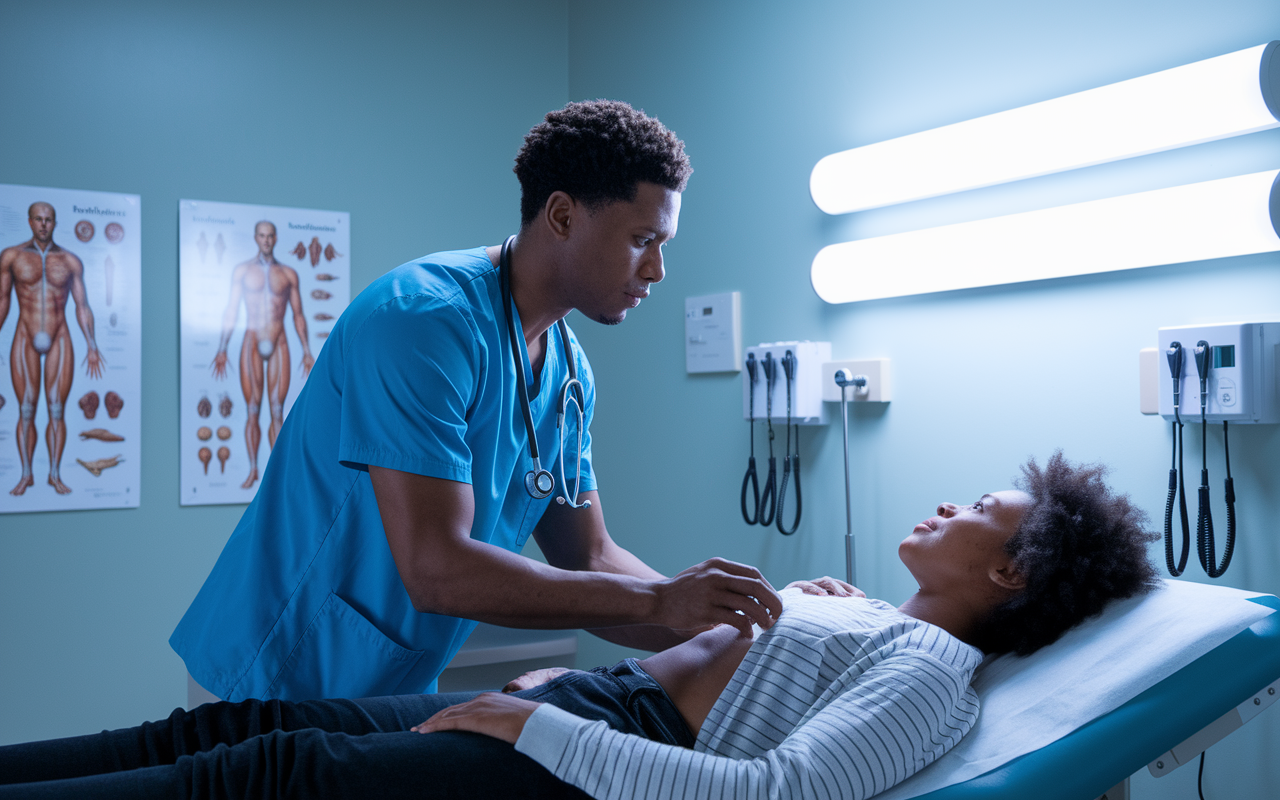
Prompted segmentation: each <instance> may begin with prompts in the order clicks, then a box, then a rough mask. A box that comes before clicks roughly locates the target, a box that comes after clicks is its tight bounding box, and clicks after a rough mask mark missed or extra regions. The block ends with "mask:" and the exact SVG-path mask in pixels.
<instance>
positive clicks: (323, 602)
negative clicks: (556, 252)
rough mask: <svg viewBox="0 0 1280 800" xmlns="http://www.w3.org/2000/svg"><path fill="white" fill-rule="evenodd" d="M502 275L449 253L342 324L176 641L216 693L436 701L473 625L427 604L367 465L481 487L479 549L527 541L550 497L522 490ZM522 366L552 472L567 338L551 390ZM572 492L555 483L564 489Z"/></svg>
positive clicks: (383, 286)
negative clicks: (393, 540) (385, 523)
mask: <svg viewBox="0 0 1280 800" xmlns="http://www.w3.org/2000/svg"><path fill="white" fill-rule="evenodd" d="M498 277H499V273H498V269H497V268H496V267H494V266H493V264H492V263H491V262H490V261H489V258H488V256H487V255H486V254H485V250H484V248H476V249H474V250H465V251H458V252H446V253H436V254H434V255H430V256H426V257H425V258H423V259H421V260H419V261H414V262H410V263H408V264H404V265H402V266H400V267H397V268H396V269H394V270H392V271H391V272H389V273H387V274H386V275H384V276H382V277H381V278H379V279H378V280H377V281H375V282H374V283H373V284H372V285H370V286H369V287H368V288H367V289H365V290H364V291H363V292H361V293H360V295H359V296H358V297H357V298H356V299H355V301H353V302H352V303H351V305H350V306H349V307H348V308H347V310H346V312H344V313H343V314H342V316H341V318H340V319H339V320H338V322H337V323H336V324H335V325H334V328H333V330H332V332H331V333H330V335H329V339H328V341H327V343H326V344H325V346H324V348H323V349H322V350H321V351H320V357H319V358H318V359H317V360H316V364H315V367H314V369H313V370H312V373H311V376H310V378H309V379H308V380H307V383H306V385H305V386H304V387H303V389H302V391H301V392H300V393H299V395H298V399H297V402H296V403H295V404H294V406H293V408H292V410H291V411H290V412H289V416H288V418H287V419H286V420H285V422H284V426H283V428H282V429H281V431H280V435H279V436H278V437H277V440H276V444H275V448H274V449H273V450H272V452H271V458H270V461H269V462H268V466H267V469H266V471H265V473H264V474H263V478H262V484H261V486H260V487H259V489H258V494H257V497H256V498H255V499H254V501H253V502H252V503H251V504H250V505H249V508H248V509H247V510H246V511H245V514H244V516H243V517H242V518H241V520H240V523H239V525H237V526H236V529H235V532H234V533H232V535H231V538H230V540H229V541H228V542H227V545H226V547H225V549H224V550H223V551H222V555H221V556H219V558H218V561H217V563H216V564H215V565H214V568H213V571H212V573H210V575H209V578H208V579H207V580H206V581H205V583H204V586H203V587H202V588H201V589H200V592H199V594H197V595H196V599H195V601H194V602H192V604H191V607H190V608H189V609H188V610H187V613H186V615H185V616H184V617H183V618H182V621H181V622H180V623H179V624H178V627H177V629H176V630H175V631H174V633H173V636H172V637H170V639H169V643H170V645H172V647H173V649H174V650H175V651H176V652H177V653H178V655H179V656H181V657H182V659H183V661H185V662H186V665H187V669H188V670H189V671H190V672H191V675H192V677H193V678H195V680H196V681H197V682H198V683H199V684H200V685H201V686H203V687H204V688H206V689H208V690H209V691H211V692H213V693H214V694H215V695H217V696H218V697H221V698H223V699H227V700H242V699H245V698H250V697H257V698H264V699H266V698H279V699H283V700H303V699H311V698H321V697H370V696H378V695H389V694H404V693H412V692H424V691H434V688H435V679H436V676H438V675H439V674H440V671H441V670H443V669H444V667H445V666H446V665H448V663H449V661H450V660H451V659H452V658H453V656H454V654H455V653H456V652H457V650H458V648H459V647H460V646H461V645H462V643H463V642H464V641H465V640H466V638H467V636H468V635H470V633H471V631H472V629H473V628H474V627H475V623H474V622H472V621H469V620H462V619H457V618H454V617H447V616H442V615H439V614H424V613H421V612H418V611H416V610H415V609H414V608H413V605H412V603H411V602H410V600H409V595H408V593H407V592H406V591H405V588H404V584H403V582H402V581H401V579H400V574H399V572H397V571H396V565H395V562H394V560H393V559H392V556H391V550H390V547H389V546H388V544H387V537H386V533H385V531H384V530H383V528H382V520H381V518H380V516H379V514H378V504H377V501H376V499H375V497H374V494H373V486H372V484H371V482H370V481H369V473H368V466H369V465H370V464H374V465H377V466H380V467H387V468H390V469H397V470H401V471H404V472H412V473H415V474H418V475H426V476H429V477H433V478H445V479H448V480H453V481H460V482H463V483H469V484H471V486H472V491H473V493H474V495H475V521H474V524H473V526H472V530H471V538H472V539H475V540H477V541H483V542H488V543H489V544H493V545H496V546H498V547H502V548H504V549H506V550H510V551H512V552H518V551H519V550H520V549H521V548H522V547H523V546H524V543H525V541H526V540H527V539H528V538H529V534H530V533H531V532H532V531H533V528H534V526H535V525H536V524H537V522H538V520H539V519H540V518H541V517H542V514H543V512H544V511H545V510H546V508H547V505H548V504H549V503H550V502H551V498H545V499H543V500H534V499H533V498H531V497H530V496H529V494H528V493H527V492H526V491H525V488H524V475H525V473H526V472H527V471H528V470H529V469H530V468H531V466H532V459H531V458H530V456H529V449H528V441H527V439H528V436H527V434H526V432H525V427H524V422H523V420H522V419H521V412H520V405H519V400H518V399H517V397H516V389H515V387H516V383H515V382H516V380H517V378H516V372H515V365H514V364H513V362H512V358H511V350H510V345H509V340H508V338H507V331H506V319H505V317H504V314H503V309H502V299H501V294H500V292H499V283H498ZM516 326H517V329H519V326H520V322H519V316H518V312H517V317H516ZM570 342H571V346H572V352H573V353H574V355H575V357H576V361H577V369H578V378H579V380H581V381H582V384H583V387H584V389H585V394H586V409H585V410H586V419H587V424H588V426H589V425H590V420H591V416H592V413H593V411H594V407H595V382H594V380H593V378H592V373H591V367H590V365H589V364H588V362H587V359H586V355H585V354H584V353H583V352H582V350H581V348H580V347H578V344H577V340H576V338H575V337H574V336H573V335H572V334H570ZM523 357H524V358H525V371H526V372H525V374H526V375H529V376H530V378H531V381H533V382H532V383H531V384H530V391H531V394H532V391H533V389H534V388H536V389H537V393H536V395H532V396H531V397H530V408H531V411H532V413H533V419H534V426H535V430H536V431H537V436H538V450H539V455H540V457H541V459H542V464H543V466H544V467H547V468H549V469H550V468H552V465H553V464H555V463H556V459H557V457H558V455H559V450H560V439H559V435H558V432H557V430H556V420H555V417H556V402H557V397H558V394H559V390H560V386H561V384H562V382H563V381H564V380H565V378H566V377H568V368H567V365H566V363H565V358H564V348H563V345H562V344H561V342H560V335H559V330H558V328H557V326H554V325H553V326H551V328H550V329H549V330H548V332H547V339H546V348H545V357H544V362H543V366H542V374H541V379H540V380H534V376H533V372H532V370H531V369H530V368H529V365H528V360H527V356H523ZM568 433H569V434H573V433H574V431H573V430H572V429H570V430H569V431H568ZM565 440H566V442H576V436H574V435H567V436H566V437H565ZM570 446H571V447H572V445H570ZM572 455H573V452H572V450H570V452H569V458H568V459H566V464H565V471H566V475H567V477H568V479H569V481H570V482H572V480H573V458H572ZM590 465H591V439H590V434H589V433H586V434H585V435H584V437H583V456H582V488H583V490H584V491H586V490H591V489H595V488H596V484H595V480H594V476H593V475H592V472H591V466H590ZM553 472H556V471H555V470H554V469H553ZM559 480H560V478H559V474H558V472H556V482H557V486H556V494H559V493H560V486H559Z"/></svg>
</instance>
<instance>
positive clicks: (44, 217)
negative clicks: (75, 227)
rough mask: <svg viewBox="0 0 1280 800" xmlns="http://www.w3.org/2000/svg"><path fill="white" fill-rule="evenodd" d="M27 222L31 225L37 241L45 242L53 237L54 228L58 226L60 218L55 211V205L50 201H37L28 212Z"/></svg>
mask: <svg viewBox="0 0 1280 800" xmlns="http://www.w3.org/2000/svg"><path fill="white" fill-rule="evenodd" d="M27 223H28V224H30V225H31V233H33V234H34V235H35V237H36V241H38V242H40V243H41V244H45V243H46V242H48V241H49V240H50V239H52V238H53V229H54V228H56V227H57V226H58V218H57V216H56V215H55V214H54V213H53V206H51V205H49V204H48V203H36V204H35V205H33V206H31V210H30V211H29V212H28V214H27Z"/></svg>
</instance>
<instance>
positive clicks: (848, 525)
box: [840, 384, 858, 586]
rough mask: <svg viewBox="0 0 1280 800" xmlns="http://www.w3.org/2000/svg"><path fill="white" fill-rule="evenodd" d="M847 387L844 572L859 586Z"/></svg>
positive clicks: (843, 397) (843, 406) (843, 411)
mask: <svg viewBox="0 0 1280 800" xmlns="http://www.w3.org/2000/svg"><path fill="white" fill-rule="evenodd" d="M846 389H847V384H846V385H842V386H841V387H840V422H841V423H842V425H843V427H844V572H845V580H846V581H848V582H849V583H850V584H852V585H854V586H857V585H858V584H857V583H856V582H855V579H856V577H857V570H856V569H855V563H854V561H855V560H854V555H853V498H852V494H851V493H852V490H851V489H850V488H849V397H848V395H847V394H846V392H845V390H846Z"/></svg>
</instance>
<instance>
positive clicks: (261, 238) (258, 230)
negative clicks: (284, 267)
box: [253, 222, 276, 256]
mask: <svg viewBox="0 0 1280 800" xmlns="http://www.w3.org/2000/svg"><path fill="white" fill-rule="evenodd" d="M253 240H254V241H255V242H257V243H258V252H260V253H262V254H263V255H264V256H269V255H271V251H273V250H275V249H276V226H275V225H272V224H271V223H270V222H259V223H258V224H257V225H256V226H255V227H254V229H253Z"/></svg>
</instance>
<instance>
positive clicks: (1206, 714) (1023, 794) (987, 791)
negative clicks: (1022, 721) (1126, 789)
mask: <svg viewBox="0 0 1280 800" xmlns="http://www.w3.org/2000/svg"><path fill="white" fill-rule="evenodd" d="M1250 602H1254V603H1258V604H1260V605H1264V606H1267V607H1268V608H1274V609H1278V610H1280V599H1277V598H1276V597H1273V596H1270V595H1268V596H1263V597H1256V598H1253V599H1252V600H1251V601H1250ZM1224 676H1229V677H1230V679H1229V680H1224ZM1277 678H1280V614H1270V615H1268V616H1266V617H1264V618H1263V619H1261V620H1259V621H1257V622H1255V623H1254V624H1253V625H1251V626H1250V627H1248V628H1246V629H1245V630H1243V631H1241V632H1240V633H1238V634H1236V635H1235V636H1234V637H1233V638H1231V639H1229V640H1227V641H1226V642H1225V643H1223V644H1221V645H1219V646H1218V647H1216V648H1214V649H1213V650H1210V651H1209V652H1208V653H1206V654H1205V655H1203V656H1201V657H1200V658H1198V659H1196V660H1195V661H1193V662H1192V663H1190V664H1188V665H1187V666H1185V667H1183V668H1182V669H1180V670H1178V671H1177V672H1175V673H1174V674H1173V675H1170V676H1169V677H1168V678H1165V679H1164V680H1163V681H1161V682H1159V683H1157V684H1156V685H1155V686H1152V687H1151V688H1150V689H1147V690H1146V691H1145V692H1143V693H1142V694H1140V695H1138V696H1137V697H1135V698H1133V699H1132V700H1130V701H1129V702H1127V703H1125V704H1124V705H1122V706H1120V707H1119V708H1117V709H1116V710H1114V711H1112V712H1110V713H1109V714H1106V715H1104V716H1102V717H1099V718H1097V719H1095V720H1093V721H1092V722H1090V723H1089V724H1087V725H1085V726H1084V727H1082V728H1079V729H1078V730H1076V731H1074V732H1073V733H1070V734H1068V735H1067V736H1064V737H1063V738H1061V739H1059V740H1058V741H1056V742H1054V743H1053V744H1051V745H1048V746H1047V747H1042V748H1040V749H1039V750H1036V751H1034V752H1031V753H1027V754H1026V755H1024V756H1021V757H1019V758H1016V759H1014V760H1013V761H1010V762H1009V763H1007V764H1005V765H1004V766H1002V767H998V768H997V769H994V770H992V771H990V772H988V773H986V774H984V775H979V776H978V777H976V778H970V779H969V780H967V781H965V782H963V783H957V784H954V785H952V786H947V787H945V788H942V789H938V790H936V791H933V792H929V793H928V794H923V795H920V796H919V798H917V800H979V798H981V800H1015V799H1016V800H1025V798H1028V797H1034V798H1036V800H1092V799H1093V798H1096V797H1100V796H1101V795H1102V794H1103V793H1105V792H1107V791H1108V790H1109V789H1111V788H1112V787H1114V786H1115V785H1116V784H1118V783H1120V782H1121V781H1123V780H1124V779H1125V778H1126V777H1128V776H1129V775H1132V774H1133V773H1135V772H1137V771H1138V770H1140V769H1142V767H1144V766H1145V765H1147V764H1149V763H1151V762H1152V761H1153V760H1155V759H1157V758H1159V757H1160V756H1161V754H1163V753H1166V752H1168V751H1169V750H1170V749H1171V748H1173V747H1174V746H1175V745H1177V744H1179V743H1180V742H1183V741H1185V740H1186V739H1188V738H1190V737H1191V736H1192V735H1194V734H1196V733H1197V732H1199V731H1201V730H1202V729H1204V728H1205V727H1207V726H1209V725H1210V724H1211V723H1213V722H1215V721H1216V720H1218V719H1219V718H1220V717H1222V716H1223V714H1226V713H1228V712H1229V711H1231V710H1232V709H1234V708H1235V707H1236V706H1238V705H1239V704H1241V703H1243V702H1245V701H1246V700H1248V699H1249V697H1250V696H1252V695H1253V694H1255V693H1256V692H1258V691H1260V690H1262V689H1264V688H1265V687H1267V685H1268V684H1270V683H1272V682H1274V681H1275V680H1276V679H1277Z"/></svg>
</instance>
